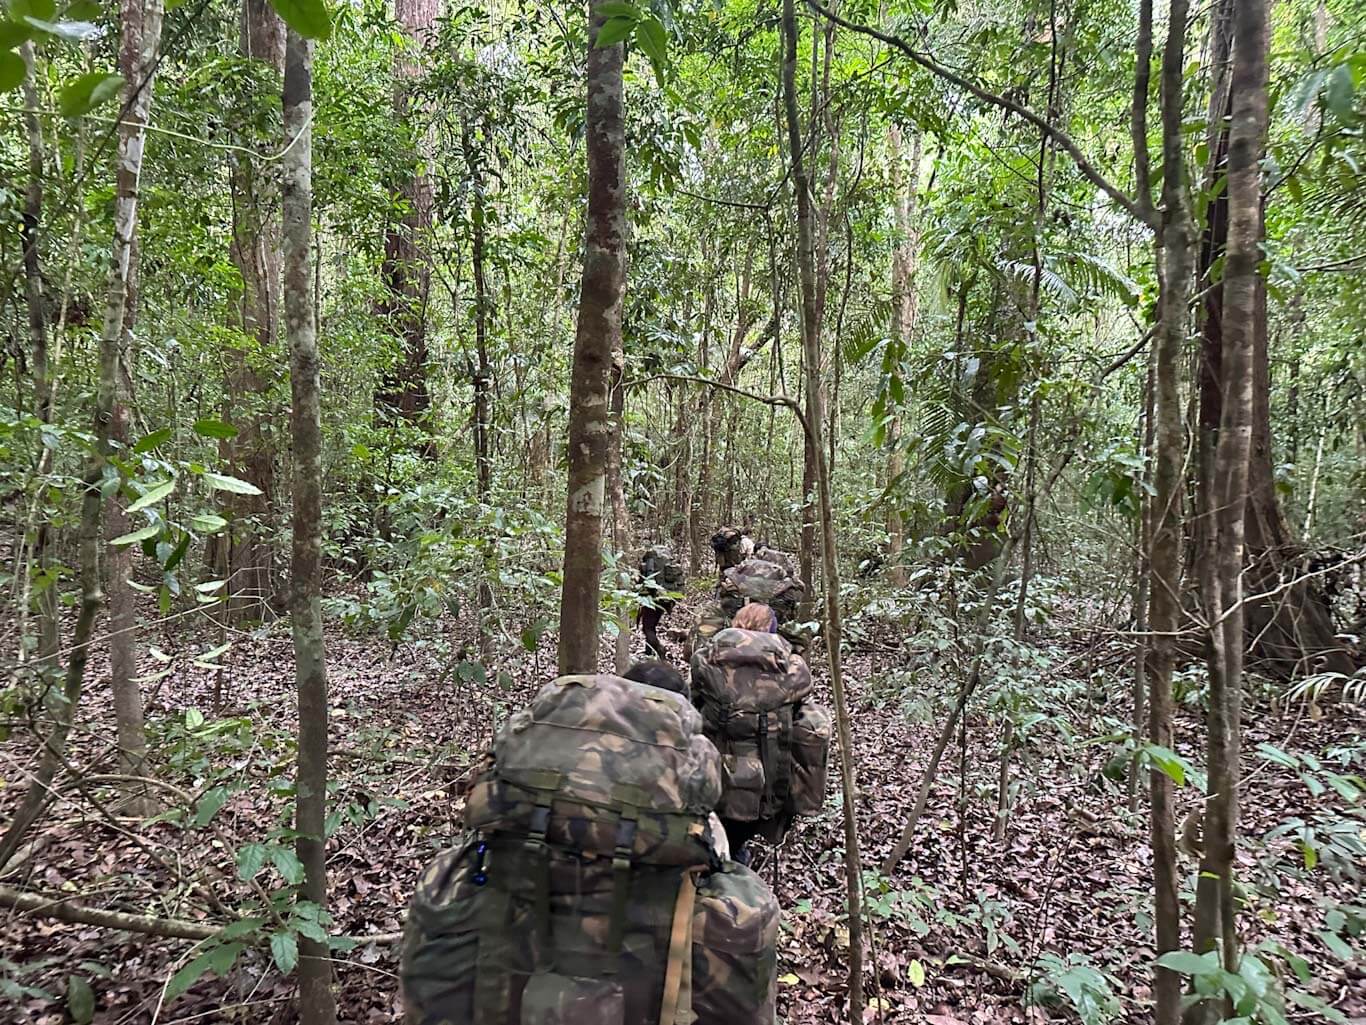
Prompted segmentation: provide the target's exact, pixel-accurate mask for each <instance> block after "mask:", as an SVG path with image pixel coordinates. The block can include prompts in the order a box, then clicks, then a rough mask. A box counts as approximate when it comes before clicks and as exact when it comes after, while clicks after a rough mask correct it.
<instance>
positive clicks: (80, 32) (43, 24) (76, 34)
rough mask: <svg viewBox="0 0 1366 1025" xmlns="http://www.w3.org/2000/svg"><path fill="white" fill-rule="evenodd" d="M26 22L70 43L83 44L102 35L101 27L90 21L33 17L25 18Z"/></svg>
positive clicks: (40, 30)
mask: <svg viewBox="0 0 1366 1025" xmlns="http://www.w3.org/2000/svg"><path fill="white" fill-rule="evenodd" d="M24 21H25V22H26V23H27V24H29V25H31V26H33V27H34V28H36V29H37V30H38V31H39V32H45V33H47V34H48V35H50V36H56V37H57V38H58V39H65V40H66V41H67V42H69V43H83V42H85V41H86V40H87V39H94V38H95V37H96V36H98V35H99V34H100V27H99V26H98V25H95V24H92V23H91V22H88V21H43V20H42V19H41V18H31V17H30V18H25V19H24Z"/></svg>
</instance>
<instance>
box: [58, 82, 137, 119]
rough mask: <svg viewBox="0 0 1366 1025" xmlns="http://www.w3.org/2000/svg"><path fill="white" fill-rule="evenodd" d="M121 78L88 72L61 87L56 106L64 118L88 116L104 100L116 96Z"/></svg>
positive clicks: (121, 83)
mask: <svg viewBox="0 0 1366 1025" xmlns="http://www.w3.org/2000/svg"><path fill="white" fill-rule="evenodd" d="M121 85H123V76H122V75H116V74H113V73H112V72H107V71H88V72H86V73H85V74H84V75H82V76H81V77H80V78H78V79H76V80H75V81H74V82H68V83H67V84H66V85H64V86H62V91H61V95H60V96H59V97H58V100H57V106H58V108H59V109H60V110H61V112H62V114H64V115H65V116H66V117H80V116H81V115H82V114H89V113H90V112H91V111H92V110H94V109H95V108H96V107H98V106H99V105H100V104H101V103H104V102H105V101H106V100H112V99H113V98H114V97H115V96H116V95H118V91H119V86H121Z"/></svg>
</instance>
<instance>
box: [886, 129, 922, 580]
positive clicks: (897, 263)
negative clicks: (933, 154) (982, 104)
mask: <svg viewBox="0 0 1366 1025" xmlns="http://www.w3.org/2000/svg"><path fill="white" fill-rule="evenodd" d="M920 148H921V136H920V133H919V132H917V133H916V134H915V135H914V136H913V137H912V138H911V159H910V166H909V167H906V166H904V161H903V157H904V154H903V150H902V140H901V126H900V125H898V124H895V123H893V124H891V125H890V126H889V127H888V129H887V149H888V160H889V162H890V163H891V180H892V202H893V204H894V210H895V215H896V216H895V220H896V235H897V241H896V247H895V248H894V249H893V250H892V337H893V339H895V341H896V342H897V348H898V350H899V354H900V355H902V356H904V355H906V354H908V353H909V352H910V348H911V341H912V339H913V337H914V335H915V321H916V313H917V307H918V302H917V296H916V291H915V278H916V265H917V263H918V262H919V259H920V230H919V226H918V225H917V224H916V212H917V211H916V206H917V203H918V201H919V185H920ZM905 467H906V456H905V453H904V452H903V451H902V447H901V416H900V414H899V413H893V414H892V416H891V419H890V420H889V421H888V423H887V487H888V490H889V492H893V493H892V494H891V495H890V497H889V498H888V500H887V565H888V566H889V567H890V570H889V571H888V575H889V578H890V579H891V582H892V584H893V585H894V586H896V587H905V586H906V567H905V566H902V565H901V550H902V547H903V545H904V544H905V528H904V526H903V524H902V519H901V504H900V502H899V501H898V500H897V497H896V495H895V494H894V489H895V488H896V487H897V483H896V482H897V481H898V480H899V479H900V477H901V475H902V473H903V472H905Z"/></svg>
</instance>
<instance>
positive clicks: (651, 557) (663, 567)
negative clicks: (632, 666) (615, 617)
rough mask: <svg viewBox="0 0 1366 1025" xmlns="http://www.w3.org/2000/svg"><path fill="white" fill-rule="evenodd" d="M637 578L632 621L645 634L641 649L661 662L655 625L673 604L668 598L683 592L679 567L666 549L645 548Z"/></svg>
mask: <svg viewBox="0 0 1366 1025" xmlns="http://www.w3.org/2000/svg"><path fill="white" fill-rule="evenodd" d="M638 579H639V581H640V598H641V604H640V608H639V609H638V610H637V612H636V622H637V623H639V624H640V630H641V633H643V634H644V635H645V650H647V651H648V652H649V653H650V654H651V655H652V656H653V657H654V658H657V659H663V658H665V654H664V645H663V644H661V643H660V641H659V624H660V621H661V620H662V619H663V618H664V617H665V616H666V615H668V614H669V613H670V612H671V611H673V608H674V605H675V604H676V602H675V600H674V599H673V598H672V597H670V596H671V595H673V594H677V593H678V592H679V591H681V590H682V589H683V583H684V580H683V568H682V567H681V566H680V565H679V564H678V563H677V561H675V560H674V558H673V557H672V555H671V554H670V553H669V552H668V551H667V550H666V549H664V548H649V549H646V551H645V554H644V555H642V556H641V558H640V569H639V572H638Z"/></svg>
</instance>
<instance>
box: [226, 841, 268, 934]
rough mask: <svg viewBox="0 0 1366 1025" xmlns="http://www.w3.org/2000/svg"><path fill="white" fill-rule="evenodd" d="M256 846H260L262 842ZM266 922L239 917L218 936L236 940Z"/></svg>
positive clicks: (259, 919) (261, 919)
mask: <svg viewBox="0 0 1366 1025" xmlns="http://www.w3.org/2000/svg"><path fill="white" fill-rule="evenodd" d="M256 846H258V847H259V846H260V844H257V845H256ZM265 924H266V920H265V919H264V918H239V919H238V920H237V921H235V922H233V923H232V924H231V925H229V926H226V927H224V929H223V931H222V932H220V933H219V934H218V938H219V939H220V940H235V939H237V938H238V937H239V936H250V935H251V934H252V933H254V932H255V931H256V930H257V929H259V928H261V926H263V925H265Z"/></svg>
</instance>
